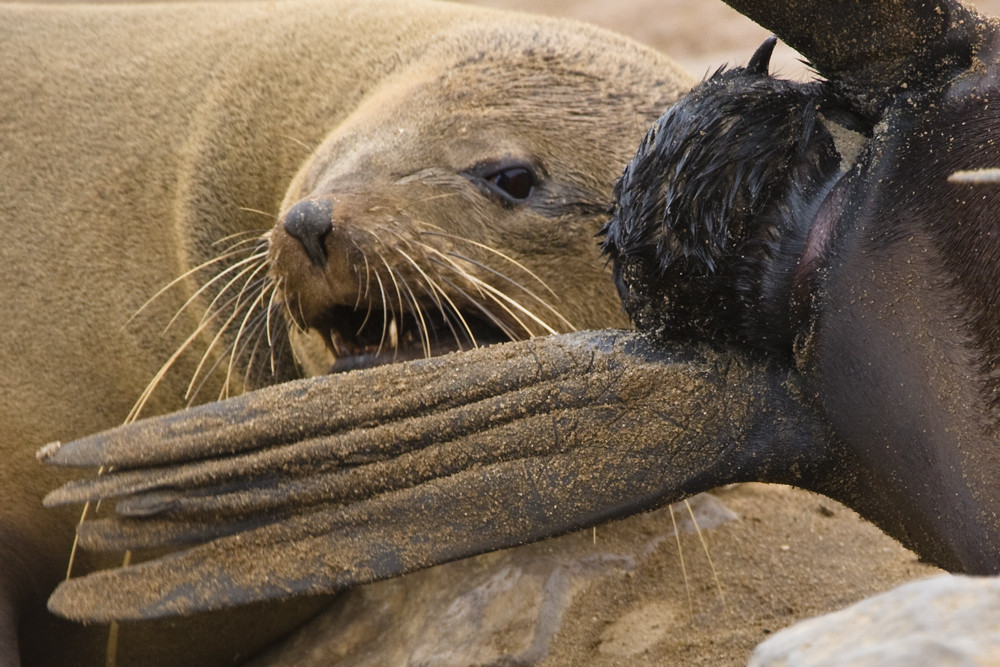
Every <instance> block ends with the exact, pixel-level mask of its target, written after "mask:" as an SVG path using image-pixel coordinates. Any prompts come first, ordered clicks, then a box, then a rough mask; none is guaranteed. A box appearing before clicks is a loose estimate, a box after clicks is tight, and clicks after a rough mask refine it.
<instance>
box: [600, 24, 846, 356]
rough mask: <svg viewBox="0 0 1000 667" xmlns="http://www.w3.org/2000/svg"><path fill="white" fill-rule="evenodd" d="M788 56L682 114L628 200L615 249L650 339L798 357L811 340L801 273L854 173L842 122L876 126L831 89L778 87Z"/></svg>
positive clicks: (669, 122) (638, 163) (673, 116)
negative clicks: (777, 68) (845, 173)
mask: <svg viewBox="0 0 1000 667" xmlns="http://www.w3.org/2000/svg"><path fill="white" fill-rule="evenodd" d="M774 44H775V39H774V38H773V37H772V38H770V39H768V40H767V41H765V42H764V43H763V44H762V45H761V46H760V47H759V48H758V50H757V52H756V53H755V54H754V55H753V57H752V58H751V59H750V62H749V63H748V65H747V66H746V67H735V68H730V69H726V68H720V69H719V70H718V71H716V72H715V73H714V74H713V75H712V76H711V77H710V78H709V79H707V80H706V81H704V82H702V83H701V84H699V85H698V86H697V87H696V88H695V89H694V90H692V91H691V93H690V94H689V95H688V96H687V97H685V98H684V99H683V100H681V101H680V102H679V103H678V104H676V105H674V106H673V107H671V108H670V110H668V111H667V112H666V113H665V114H664V115H663V117H662V118H660V120H659V121H658V122H657V123H656V124H655V125H653V127H652V128H651V129H650V130H649V132H648V133H647V135H646V137H645V138H644V139H643V141H642V143H641V145H640V147H639V150H638V152H637V154H636V156H635V157H634V158H633V160H632V161H631V162H630V163H629V165H628V166H627V167H626V168H625V171H624V173H623V174H622V177H621V179H620V180H619V182H618V184H617V185H616V187H615V197H616V200H617V202H616V205H615V208H614V214H613V218H612V220H611V221H610V222H609V223H608V224H607V225H606V226H605V228H604V230H603V233H604V241H603V248H604V251H605V252H606V253H607V255H608V256H609V257H610V258H611V260H612V261H613V262H614V267H615V268H614V274H615V282H616V284H617V286H618V291H619V294H620V295H621V298H622V302H623V304H624V307H625V310H626V311H627V312H628V314H629V316H630V317H631V318H632V320H633V321H634V322H635V323H636V325H637V326H638V327H639V328H640V329H643V330H646V331H656V332H658V333H659V334H660V335H662V336H665V337H677V338H685V337H687V338H701V339H724V340H727V341H729V342H736V343H745V344H750V345H753V346H755V347H761V348H765V349H771V350H785V349H788V348H789V345H790V343H791V341H792V338H793V337H794V335H795V333H796V330H797V329H798V327H799V324H800V323H799V322H798V318H797V316H796V315H797V314H798V313H800V311H801V308H800V307H799V306H801V305H802V304H798V303H793V300H794V299H795V295H794V294H793V283H794V276H795V273H796V267H797V266H798V264H799V260H800V258H801V257H802V255H803V253H804V251H805V248H806V241H807V238H808V236H809V229H810V226H811V222H812V220H813V218H814V217H815V212H816V209H817V208H818V206H819V203H820V202H821V201H822V197H823V195H825V194H826V193H827V192H828V191H829V190H830V188H831V187H832V185H833V183H834V182H835V181H836V180H837V179H838V178H839V177H840V176H841V174H842V171H841V169H842V162H843V161H842V158H841V154H840V151H839V150H838V147H837V145H836V142H835V141H834V136H833V134H832V133H831V131H830V129H828V125H829V124H830V122H831V121H830V117H836V118H837V120H839V121H841V122H843V121H842V120H841V119H846V120H847V121H848V122H849V123H850V124H851V125H852V126H853V127H855V128H863V127H864V122H863V120H862V119H861V118H859V117H856V116H854V115H853V114H850V113H848V112H846V111H842V109H843V107H838V105H837V104H836V100H834V99H832V97H831V96H830V95H829V92H828V91H827V90H825V89H824V88H823V87H822V86H821V85H820V84H819V83H818V82H813V83H796V82H792V81H785V80H782V79H777V78H775V77H772V76H770V75H769V74H768V71H767V69H768V61H769V59H770V55H771V52H772V50H773V48H774Z"/></svg>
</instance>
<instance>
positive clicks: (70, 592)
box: [50, 332, 829, 621]
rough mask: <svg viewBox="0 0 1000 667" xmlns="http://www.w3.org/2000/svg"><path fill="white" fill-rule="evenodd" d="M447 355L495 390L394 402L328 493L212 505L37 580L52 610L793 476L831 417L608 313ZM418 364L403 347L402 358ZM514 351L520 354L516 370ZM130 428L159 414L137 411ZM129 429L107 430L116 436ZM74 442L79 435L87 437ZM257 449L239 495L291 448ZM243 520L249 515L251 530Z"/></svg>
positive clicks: (729, 361) (285, 579)
mask: <svg viewBox="0 0 1000 667" xmlns="http://www.w3.org/2000/svg"><path fill="white" fill-rule="evenodd" d="M515 358H516V359H523V360H527V361H528V363H529V365H530V366H531V367H532V368H533V371H534V372H531V373H527V374H525V373H522V372H521V371H523V370H525V367H523V366H520V365H519V364H517V363H515V364H511V365H510V366H508V365H507V364H508V362H509V361H510V360H511V359H515ZM449 359H450V360H451V361H450V362H449V365H450V366H451V367H453V368H455V367H457V368H458V369H461V370H457V369H456V370H454V373H453V379H454V381H455V382H456V383H457V384H458V385H459V386H470V385H469V384H468V383H467V378H465V377H464V376H463V373H470V374H476V373H481V372H482V370H483V368H490V369H491V371H492V372H493V373H496V374H498V375H499V376H500V378H499V380H498V381H497V382H496V383H494V384H493V385H492V389H491V391H492V392H494V394H493V395H491V396H490V397H487V398H485V399H482V398H476V397H467V398H466V399H465V400H466V402H465V404H464V405H458V406H456V407H454V408H452V409H451V410H450V414H449V413H446V414H447V415H448V420H449V421H450V422H452V423H454V424H456V425H458V426H457V427H456V428H458V429H459V432H457V433H456V431H454V430H449V429H444V430H442V429H441V428H439V426H438V425H437V422H433V420H434V419H435V418H434V416H433V415H425V416H419V417H416V418H406V417H405V416H403V417H402V418H400V419H398V420H397V421H393V422H390V423H387V424H384V425H381V426H378V427H376V428H374V429H371V430H370V433H371V435H370V438H371V440H372V442H382V443H386V448H385V450H384V452H383V454H382V455H381V456H379V455H371V454H368V456H369V460H367V461H365V462H361V463H354V464H351V465H349V466H347V467H345V468H344V471H343V475H344V479H345V480H346V481H345V489H346V495H345V496H343V498H342V499H340V500H338V499H337V498H336V496H332V497H330V498H322V497H314V498H313V499H312V500H311V501H308V502H305V503H304V504H305V505H306V506H305V507H303V503H300V502H299V500H300V499H299V500H296V499H292V500H291V501H290V504H288V505H287V506H281V507H277V508H276V507H272V506H270V505H268V503H266V502H265V503H264V504H263V505H254V504H253V503H250V504H249V505H247V506H246V507H245V508H244V509H243V510H242V513H241V512H240V511H237V508H236V507H233V508H230V509H231V510H232V513H231V514H227V515H225V516H224V518H223V520H222V523H223V524H225V523H226V522H228V525H229V526H230V527H232V528H233V529H234V531H235V532H234V534H232V535H229V536H226V537H221V538H219V539H214V540H212V541H209V542H207V543H205V544H201V545H199V546H195V547H192V548H190V549H187V550H185V551H181V552H178V553H174V554H171V555H167V556H164V557H162V558H159V559H156V560H152V561H148V562H145V563H141V564H138V565H133V566H130V567H125V568H119V569H116V570H108V571H103V572H98V573H95V574H92V575H88V576H86V577H82V578H79V579H72V580H69V581H66V582H64V583H63V584H61V585H60V587H59V589H58V590H57V591H56V593H55V594H54V595H53V597H52V598H51V599H50V609H52V611H54V612H55V613H57V614H60V615H64V616H67V617H69V618H73V619H76V620H84V621H109V620H115V619H117V620H130V619H148V618H157V617H162V616H169V615H175V614H190V613H193V612H196V611H201V610H209V609H220V608H225V607H230V606H234V605H241V604H246V603H249V602H253V601H257V600H266V599H275V598H287V597H291V596H295V595H304V594H312V593H321V592H331V591H337V590H342V589H344V588H347V587H350V586H352V585H355V584H360V583H365V582H368V581H373V580H377V579H383V578H388V577H392V576H396V575H399V574H404V573H406V572H410V571H413V570H416V569H420V568H423V567H428V566H431V565H435V564H437V563H442V562H445V561H449V560H455V559H458V558H462V557H466V556H471V555H474V554H477V553H482V552H485V551H491V550H495V549H499V548H504V547H509V546H513V545H516V544H521V543H524V542H528V541H533V540H537V539H542V538H544V537H549V536H553V535H557V534H560V533H564V532H568V531H571V530H574V529H577V528H582V527H585V526H589V525H593V524H596V523H599V522H602V521H606V520H608V519H611V518H615V517H620V516H624V515H627V514H631V513H634V512H636V511H640V510H642V509H650V508H653V507H656V506H660V505H662V504H665V503H668V502H672V501H675V500H678V499H680V498H683V497H686V496H688V495H691V494H694V493H697V492H699V491H702V490H705V489H708V488H712V487H714V486H718V485H720V484H726V483H729V482H736V481H743V480H748V479H773V480H774V481H796V482H798V483H800V484H801V483H802V481H803V480H802V478H801V477H798V478H797V479H796V480H789V479H787V477H788V472H787V471H788V469H789V465H788V461H789V460H790V459H792V460H796V461H797V462H799V463H800V465H799V466H798V467H797V470H796V475H798V476H806V477H808V476H809V475H811V474H812V471H814V470H817V469H819V468H820V467H821V466H822V465H823V464H824V462H825V458H826V456H827V453H828V451H829V448H827V447H825V444H824V443H826V439H825V433H826V431H825V427H824V426H823V425H822V424H821V423H820V422H819V421H817V420H816V419H814V418H813V416H812V414H811V413H810V412H809V411H808V410H806V409H804V408H802V407H801V406H800V405H799V403H798V402H797V400H796V399H795V398H794V396H795V386H796V384H795V383H796V379H795V376H794V374H793V373H792V372H791V371H790V370H789V369H787V368H785V367H783V366H781V365H778V364H774V363H765V362H755V361H753V360H750V359H748V358H747V357H746V355H742V356H738V355H736V354H735V353H730V352H726V351H722V352H718V351H714V350H711V349H707V348H691V347H683V346H672V347H671V346H669V345H664V344H663V343H662V342H659V341H650V340H649V339H647V338H646V337H644V336H642V335H640V334H635V333H625V332H610V333H609V332H602V333H582V334H568V335H564V336H553V337H548V338H544V339H534V340H530V341H525V342H521V343H512V344H508V345H503V346H494V347H492V348H487V349H482V350H474V351H471V352H467V353H463V354H462V355H460V356H454V357H449ZM465 362H468V363H465ZM428 366H431V365H430V364H428V363H427V362H413V363H411V364H409V365H408V366H407V368H406V371H405V372H406V373H410V374H412V373H419V372H420V370H421V368H427V367H428ZM512 367H514V368H520V369H521V370H520V371H515V372H513V373H512V372H511V370H510V368H512ZM377 372H378V369H373V370H370V371H363V372H360V373H353V374H350V375H345V376H340V377H333V378H324V380H325V381H329V382H330V383H331V386H335V387H337V388H338V389H342V390H349V389H350V386H351V385H352V384H354V383H358V384H364V383H367V382H370V381H372V379H373V377H374V375H375V374H376V373H377ZM410 380H411V382H409V386H411V387H417V388H420V387H421V384H420V382H418V381H416V379H415V377H412V376H411V377H410ZM539 391H544V392H545V393H546V394H547V396H546V397H545V400H527V401H526V400H524V399H525V397H526V395H531V394H535V395H536V399H537V398H538V395H537V394H538V392H539ZM258 394H260V392H258ZM318 396H319V394H318V393H317V394H316V395H315V397H318ZM258 397H259V396H258V395H255V394H247V395H245V396H244V397H242V398H243V401H242V402H240V401H235V400H234V401H229V402H222V403H220V404H219V405H218V407H217V410H219V411H220V412H219V414H220V415H222V418H220V420H219V423H220V424H221V423H225V422H226V419H225V417H224V415H225V412H226V410H227V409H229V408H233V409H236V410H244V409H245V408H246V407H247V405H248V403H247V401H249V402H250V404H252V402H253V401H254V400H255V399H256V398H258ZM330 397H331V401H332V402H336V401H337V400H339V399H338V397H337V396H336V395H335V394H330ZM422 399H423V397H422V396H421V392H420V391H412V392H411V393H410V394H409V397H408V398H405V399H403V400H402V401H401V405H403V404H406V403H409V404H411V406H420V405H421V404H422ZM317 400H318V398H317ZM503 404H506V405H509V406H518V408H519V412H520V414H519V415H514V416H513V417H511V418H509V419H508V418H503V417H501V418H499V419H498V418H497V408H498V406H500V405H503ZM525 406H527V407H525ZM401 409H402V410H403V411H404V412H405V407H403V408H401ZM414 409H415V411H419V410H420V408H419V407H416V408H414ZM181 414H187V413H181ZM720 415H721V416H723V417H722V418H721V419H720V418H719V417H720ZM161 419H167V420H170V419H175V420H176V419H178V417H168V418H161ZM348 420H349V418H348ZM333 421H334V422H336V423H337V426H336V430H337V433H336V434H334V435H332V436H330V438H329V439H328V440H327V441H326V445H325V446H326V447H327V448H328V449H333V450H336V449H337V448H338V447H340V446H341V444H343V443H345V442H349V441H350V439H351V438H352V437H356V436H353V435H352V432H350V431H347V430H344V429H349V428H351V426H350V424H346V423H345V422H344V420H343V418H341V417H335V418H334V419H333ZM432 422H433V423H432ZM258 427H259V428H263V429H265V430H266V429H267V428H268V426H267V425H258ZM129 428H132V429H133V430H134V431H135V432H136V433H145V434H148V433H150V432H155V429H153V431H151V430H150V428H149V427H148V426H147V425H144V424H143V425H140V424H137V425H136V426H135V427H129ZM129 428H126V429H123V430H119V431H118V432H117V434H116V435H115V436H114V437H121V438H126V439H127V438H128V437H129V436H128V432H129ZM415 433H417V435H414V434H415ZM251 439H252V437H251ZM92 442H93V440H91V441H90V443H92ZM400 442H402V443H403V444H402V445H400V444H399V443H400ZM133 445H134V446H136V447H139V448H146V447H152V448H154V449H157V448H160V447H162V443H156V442H152V443H142V442H134V443H133ZM314 445H315V442H314V441H305V442H303V443H301V446H302V447H305V448H307V450H308V452H307V455H306V457H305V458H306V459H308V458H309V457H311V456H313V454H314V452H315V451H316V448H315V447H314ZM288 446H289V447H291V448H295V447H299V446H300V445H299V444H292V445H288ZM79 447H83V448H84V449H91V445H90V444H88V443H86V442H85V443H83V444H81V445H80V446H79ZM77 448H78V446H77V445H74V444H73V443H70V444H68V445H66V446H64V447H63V448H62V449H65V450H66V452H67V455H69V454H70V453H72V454H73V456H75V452H74V450H75V449H77ZM208 449H209V451H211V452H215V451H217V450H216V448H215V447H214V446H209V447H208ZM279 449H280V448H279ZM260 453H261V454H265V453H266V452H265V451H263V450H262V451H261V452H260ZM187 455H188V456H190V457H191V458H192V459H193V462H192V463H190V464H189V465H191V466H193V467H197V466H212V465H214V464H216V463H217V462H218V461H224V460H225V459H224V458H222V459H215V458H214V457H216V456H217V454H215V453H212V454H210V455H209V456H210V458H208V459H207V460H206V459H205V458H204V456H203V453H202V452H199V451H189V452H188V453H187ZM137 460H139V461H143V460H144V457H143V456H142V455H140V456H138V457H137ZM264 461H265V460H264V459H260V460H258V461H257V464H258V465H259V467H258V468H257V469H256V470H254V471H253V472H252V474H251V476H250V477H249V478H248V479H245V480H244V481H243V482H242V483H243V485H244V491H246V492H247V494H246V495H247V497H252V496H253V494H254V492H255V490H257V489H259V488H260V487H269V488H268V489H267V490H268V491H269V492H278V491H280V489H281V486H280V485H277V486H275V485H271V484H270V483H271V482H272V481H273V475H275V474H278V473H279V472H280V473H281V474H284V473H285V472H286V471H287V470H288V467H287V465H285V464H284V463H282V464H275V465H274V466H273V467H271V468H268V466H267V465H266V464H265V463H264ZM92 462H93V463H101V462H102V461H99V460H98V461H92ZM174 463H178V461H172V462H171V464H174ZM251 469H252V466H251ZM165 470H169V468H165V469H158V468H151V469H149V470H148V471H141V470H140V471H131V472H130V471H127V470H126V471H124V472H119V473H111V474H109V475H106V476H101V477H98V478H94V479H91V480H89V482H90V483H92V484H95V485H98V486H99V488H101V489H102V492H110V493H112V494H113V495H114V494H115V491H114V490H113V489H112V488H111V487H109V486H107V485H106V484H107V483H106V482H105V481H104V479H103V478H104V477H107V479H109V480H114V478H115V477H116V476H118V475H124V476H126V477H127V476H128V475H130V474H131V473H132V472H149V473H151V474H153V475H155V474H162V473H163V472H164V471H165ZM366 470H370V471H377V473H378V474H371V475H368V474H366V473H365V471H366ZM157 471H158V472H157ZM300 472H301V474H302V477H303V479H304V480H305V481H307V482H308V480H309V478H310V477H311V476H312V475H313V474H314V473H315V474H319V475H322V474H324V473H328V472H330V470H329V469H328V468H327V469H325V468H324V465H319V466H316V467H315V468H313V467H310V466H303V468H302V470H301V471H300ZM205 479H210V478H204V479H196V478H195V477H192V478H191V480H192V481H191V482H190V485H189V486H184V485H180V486H177V487H174V488H173V490H172V491H170V492H171V493H176V494H179V496H178V497H184V498H185V499H190V498H192V497H194V496H201V497H205V498H208V497H209V496H211V495H212V491H213V488H212V487H211V482H206V481H205ZM234 485H235V486H234V488H236V486H238V483H237V482H234ZM74 488H76V489H80V488H81V487H79V486H74ZM129 488H130V487H129V486H128V484H126V486H125V488H124V489H123V490H122V491H121V492H120V493H121V494H123V495H124V496H125V498H126V500H127V501H128V500H129V494H130V493H131V492H130V491H129ZM57 493H59V492H57ZM76 493H77V491H74V494H76ZM84 495H85V494H84ZM81 497H83V496H81V495H73V496H72V498H70V497H69V496H66V497H63V498H61V500H63V501H66V502H70V501H71V500H79V499H80V498H81ZM55 498H56V499H57V500H60V498H59V497H58V496H55ZM310 503H311V504H310ZM292 508H294V513H293V512H292V511H291V510H292ZM290 514H292V516H289V515H290ZM216 518H217V517H216ZM212 521H213V513H212V511H202V510H201V509H192V510H191V511H190V512H188V511H187V510H185V511H180V512H178V513H176V514H172V513H171V512H164V513H163V514H162V515H157V516H156V518H155V520H153V521H146V520H144V519H136V518H126V519H121V518H111V519H107V520H105V522H103V523H100V524H97V525H98V526H99V528H98V529H97V531H96V532H97V533H99V534H100V537H99V539H95V540H93V541H100V542H101V543H102V544H99V545H98V546H109V547H114V548H120V547H126V546H129V547H130V546H138V547H148V546H160V545H162V544H165V543H166V544H169V543H172V542H174V541H175V540H174V537H175V536H169V535H168V539H165V540H164V539H161V538H162V534H159V533H160V531H161V530H162V529H163V528H164V526H166V525H169V524H171V523H172V524H173V525H174V526H175V528H176V530H177V531H178V532H183V531H184V530H189V531H191V532H189V534H187V535H185V536H184V538H185V539H193V540H195V541H197V540H199V539H201V538H202V537H204V536H199V535H198V534H196V533H197V531H198V530H199V529H200V527H202V526H206V525H208V526H211V524H212ZM241 521H244V522H249V523H248V524H246V525H250V524H253V525H254V526H256V527H253V528H252V529H250V530H246V529H245V528H246V525H240V523H239V522H241ZM85 526H86V524H85ZM83 534H84V535H86V531H83ZM208 537H214V536H213V535H208ZM88 539H89V538H88ZM180 541H184V540H180Z"/></svg>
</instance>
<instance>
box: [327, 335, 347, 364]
mask: <svg viewBox="0 0 1000 667" xmlns="http://www.w3.org/2000/svg"><path fill="white" fill-rule="evenodd" d="M329 336H330V338H329V341H330V349H331V350H332V351H333V356H335V357H337V358H338V359H339V358H341V357H346V356H348V355H349V354H350V352H349V351H348V346H347V345H346V344H345V343H344V339H343V338H341V336H340V334H339V333H338V332H336V331H334V330H333V329H330V333H329Z"/></svg>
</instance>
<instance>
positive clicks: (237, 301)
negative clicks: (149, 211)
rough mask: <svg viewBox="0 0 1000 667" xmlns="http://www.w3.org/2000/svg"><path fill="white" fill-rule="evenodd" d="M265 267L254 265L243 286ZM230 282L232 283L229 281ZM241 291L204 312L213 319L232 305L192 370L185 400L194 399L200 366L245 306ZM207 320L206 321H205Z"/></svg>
mask: <svg viewBox="0 0 1000 667" xmlns="http://www.w3.org/2000/svg"><path fill="white" fill-rule="evenodd" d="M266 268H267V264H265V263H262V264H261V265H260V266H258V267H256V269H254V270H253V271H251V272H250V275H248V276H247V279H246V282H245V283H244V288H245V287H246V284H247V283H250V282H251V281H253V280H254V277H255V276H256V275H257V274H259V273H260V272H261V271H262V270H264V269H266ZM247 271H249V269H246V270H244V271H241V272H240V275H243V274H245V273H246V272H247ZM261 280H265V279H261ZM230 284H232V283H231V282H230ZM227 287H228V286H227ZM222 293H223V292H220V293H219V294H218V295H216V298H215V299H213V300H212V303H213V304H214V303H215V302H216V301H217V300H218V298H219V296H221V295H222ZM243 293H244V290H243V289H241V290H240V291H239V292H238V293H237V294H236V296H234V297H233V298H231V299H229V300H228V301H226V303H225V304H223V305H222V306H221V307H220V308H218V309H216V310H215V312H213V313H211V316H210V317H209V315H208V313H207V312H206V317H209V319H208V320H207V321H211V320H212V319H215V317H216V316H217V315H219V314H221V313H222V312H224V311H227V310H229V307H230V306H232V313H231V314H230V315H229V317H227V318H226V321H225V322H223V323H222V325H221V326H220V327H219V330H218V332H217V333H216V334H215V336H214V337H213V338H212V342H210V343H209V344H208V347H207V348H206V349H205V351H204V353H202V355H201V360H200V361H199V362H198V366H197V368H195V371H194V373H193V374H192V376H191V381H190V382H189V383H188V387H187V390H186V391H185V392H184V399H185V400H187V401H189V402H190V401H192V400H193V399H194V397H195V395H197V391H196V392H194V393H192V391H191V390H192V387H193V386H194V383H195V382H197V381H198V378H199V377H200V374H201V372H202V368H203V367H204V365H205V362H206V361H207V360H208V356H209V355H210V354H211V353H212V350H213V349H215V346H216V345H218V343H219V340H220V339H221V338H222V336H223V335H224V334H225V333H226V331H227V330H228V329H229V325H230V324H232V323H233V321H235V319H236V318H237V317H239V315H240V313H241V311H242V309H243V308H246V307H247V305H246V303H247V302H243V305H241V299H242V296H243ZM207 321H206V323H207ZM198 329H199V330H201V327H200V326H199V327H198ZM223 354H224V353H223ZM216 366H218V361H217V362H216V363H215V364H214V365H213V366H212V368H211V369H210V370H209V371H208V373H207V374H206V376H205V377H206V378H207V377H208V375H210V374H211V372H212V370H214V369H215V368H216ZM228 380H229V378H228V374H227V378H226V383H227V384H228ZM203 383H204V380H203V382H202V384H203ZM200 387H201V385H200V384H199V389H200Z"/></svg>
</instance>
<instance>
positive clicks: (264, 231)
mask: <svg viewBox="0 0 1000 667" xmlns="http://www.w3.org/2000/svg"><path fill="white" fill-rule="evenodd" d="M237 210H239V211H246V212H247V213H257V214H259V215H262V216H264V217H265V218H267V219H268V220H270V221H271V223H272V224H273V223H275V222H277V220H278V216H277V215H275V214H274V213H269V212H268V211H262V210H260V209H259V208H251V207H249V206H238V207H237ZM270 233H271V228H270V227H268V228H267V229H260V230H257V231H252V230H248V231H245V232H236V233H235V234H230V235H229V236H227V237H226V238H231V237H233V236H241V235H243V234H260V235H262V236H263V235H266V234H270Z"/></svg>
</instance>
